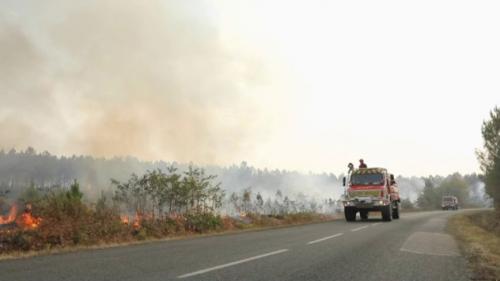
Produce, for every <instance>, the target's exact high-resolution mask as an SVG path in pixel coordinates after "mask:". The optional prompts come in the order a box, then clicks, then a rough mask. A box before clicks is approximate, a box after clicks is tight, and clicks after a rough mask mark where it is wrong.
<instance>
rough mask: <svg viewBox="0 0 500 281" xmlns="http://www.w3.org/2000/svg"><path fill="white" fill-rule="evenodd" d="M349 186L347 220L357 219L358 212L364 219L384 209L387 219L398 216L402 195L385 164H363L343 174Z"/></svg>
mask: <svg viewBox="0 0 500 281" xmlns="http://www.w3.org/2000/svg"><path fill="white" fill-rule="evenodd" d="M343 185H344V187H346V192H345V196H344V214H345V219H346V221H355V220H356V214H357V213H358V212H359V216H360V217H361V219H362V220H366V219H368V214H369V212H381V214H382V219H383V220H384V221H391V220H392V219H399V209H400V202H401V199H400V198H399V189H398V187H397V184H396V181H395V180H394V175H392V174H389V173H388V172H387V169H385V168H364V169H363V168H360V169H357V170H353V171H352V172H351V173H350V174H349V175H348V177H347V178H346V177H344V179H343Z"/></svg>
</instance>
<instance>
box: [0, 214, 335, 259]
mask: <svg viewBox="0 0 500 281" xmlns="http://www.w3.org/2000/svg"><path fill="white" fill-rule="evenodd" d="M339 218H340V216H339V215H337V214H331V215H325V214H318V213H312V212H307V213H296V214H286V215H258V214H250V213H249V214H247V215H246V216H244V217H239V218H233V217H222V224H221V225H220V227H217V228H203V229H201V230H197V229H193V228H191V227H190V228H188V229H186V230H184V229H182V230H181V231H178V232H174V233H170V234H168V235H163V236H160V235H148V231H147V224H143V225H141V226H140V229H137V230H135V231H133V233H134V234H131V235H121V236H117V237H114V239H112V240H107V241H102V240H100V241H94V242H92V243H86V244H82V243H80V244H67V245H45V247H43V248H36V249H35V250H33V249H32V248H29V249H28V248H26V249H23V248H18V249H14V248H12V249H11V250H9V251H5V249H4V248H5V246H6V245H3V243H5V242H6V241H5V239H4V238H5V237H1V238H2V239H0V240H4V241H0V261H1V260H8V259H19V258H28V257H33V256H39V255H51V254H60V253H67V252H75V251H82V250H95V249H105V248H112V247H122V246H129V245H138V244H144V243H153V242H160V241H168V240H181V239H190V238H195V237H204V236H215V235H226V234H234V233H241V232H249V231H260V230H267V229H274V228H284V227H291V226H298V225H306V224H314V223H321V222H328V221H333V220H336V219H339ZM31 232H32V234H34V235H35V234H36V231H31ZM14 233H15V232H14ZM14 233H12V232H10V231H9V232H0V236H9V235H14Z"/></svg>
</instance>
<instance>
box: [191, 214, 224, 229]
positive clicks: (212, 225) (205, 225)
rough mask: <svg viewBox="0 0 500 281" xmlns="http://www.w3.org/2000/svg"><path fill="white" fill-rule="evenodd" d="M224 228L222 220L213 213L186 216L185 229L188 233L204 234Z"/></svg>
mask: <svg viewBox="0 0 500 281" xmlns="http://www.w3.org/2000/svg"><path fill="white" fill-rule="evenodd" d="M223 226H224V222H223V221H222V218H221V217H220V216H218V215H214V214H212V213H200V214H196V213H195V214H188V215H186V224H185V228H186V230H187V231H192V232H198V233H203V232H207V231H210V230H217V229H220V228H222V227H223Z"/></svg>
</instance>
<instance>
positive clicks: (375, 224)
mask: <svg viewBox="0 0 500 281" xmlns="http://www.w3.org/2000/svg"><path fill="white" fill-rule="evenodd" d="M379 224H380V223H379V222H377V223H374V224H372V226H377V225H379Z"/></svg>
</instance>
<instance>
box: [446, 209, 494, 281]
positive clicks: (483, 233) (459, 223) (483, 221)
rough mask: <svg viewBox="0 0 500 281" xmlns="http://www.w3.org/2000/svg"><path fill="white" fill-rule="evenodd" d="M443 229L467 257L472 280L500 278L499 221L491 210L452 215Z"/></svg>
mask: <svg viewBox="0 0 500 281" xmlns="http://www.w3.org/2000/svg"><path fill="white" fill-rule="evenodd" d="M447 230H448V232H449V233H450V234H452V235H454V236H455V238H456V240H457V242H458V243H459V246H460V248H461V250H462V252H463V253H464V255H465V256H466V258H467V259H468V261H469V265H470V267H471V269H472V271H473V273H474V275H473V280H500V221H499V219H498V217H496V214H495V211H475V212H472V213H465V214H458V215H455V216H453V217H452V218H450V220H449V221H448V225H447Z"/></svg>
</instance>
